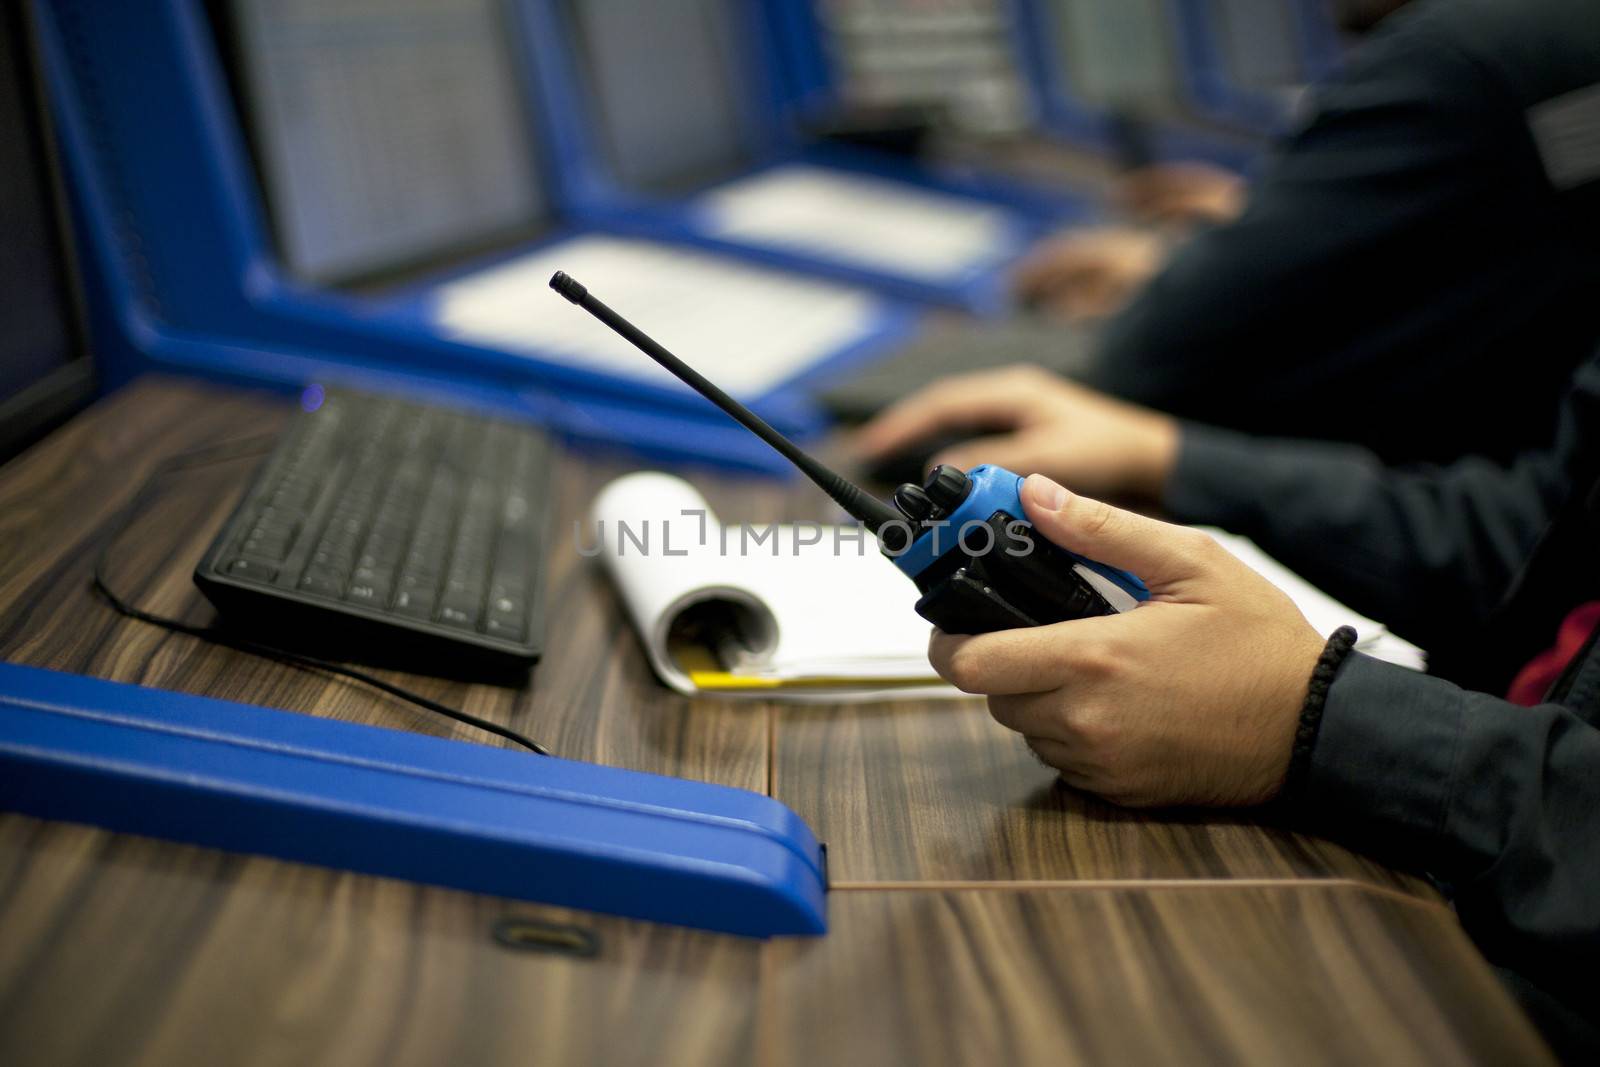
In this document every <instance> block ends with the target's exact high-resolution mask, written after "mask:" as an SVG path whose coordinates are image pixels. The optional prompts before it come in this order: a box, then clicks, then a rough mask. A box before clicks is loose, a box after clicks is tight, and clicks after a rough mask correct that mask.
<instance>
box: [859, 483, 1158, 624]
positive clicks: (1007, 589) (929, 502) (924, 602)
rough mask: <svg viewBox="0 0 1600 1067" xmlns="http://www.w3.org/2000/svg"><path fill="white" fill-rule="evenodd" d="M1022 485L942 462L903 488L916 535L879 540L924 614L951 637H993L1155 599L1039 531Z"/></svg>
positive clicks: (898, 494)
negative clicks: (921, 481)
mask: <svg viewBox="0 0 1600 1067" xmlns="http://www.w3.org/2000/svg"><path fill="white" fill-rule="evenodd" d="M1022 482H1023V479H1022V477H1021V476H1020V475H1017V474H1013V473H1012V472H1011V471H1008V470H1005V469H1004V468H1001V467H994V466H990V465H988V464H984V465H982V466H979V467H974V468H973V469H972V470H971V471H968V472H962V471H960V470H957V469H956V468H954V467H950V466H940V467H935V468H934V470H933V472H932V473H931V474H930V475H929V476H928V480H927V483H926V484H925V485H923V486H921V487H919V486H915V485H909V484H908V485H902V486H901V487H900V488H899V489H897V490H896V491H895V494H894V503H895V507H896V508H897V509H898V510H899V511H900V512H901V513H902V514H903V515H904V516H905V522H906V525H907V527H908V528H909V531H910V534H911V538H910V541H909V543H907V541H906V538H905V537H904V536H903V535H900V536H896V535H889V536H885V535H884V533H883V532H881V531H880V533H879V539H880V543H881V544H882V545H883V549H884V553H885V554H886V555H888V556H889V557H890V558H892V559H893V560H894V562H895V565H896V566H897V567H899V568H900V569H901V570H902V571H904V572H905V574H906V575H907V576H908V577H910V578H911V580H912V581H914V582H915V583H916V585H917V588H918V589H919V590H920V591H921V592H922V598H921V599H920V600H918V601H917V613H918V614H919V615H921V616H922V617H923V618H925V619H927V620H928V621H929V622H931V623H933V624H934V625H935V626H937V627H939V628H940V629H941V630H944V631H945V632H946V633H962V634H973V633H987V632H989V631H992V630H1010V629H1015V628H1017V627H1020V626H1041V625H1045V624H1048V623H1053V622H1064V621H1066V620H1068V619H1081V618H1086V617H1089V616H1093V615H1111V614H1115V613H1117V612H1120V611H1127V610H1128V609H1130V608H1133V607H1136V606H1137V605H1138V604H1140V603H1141V602H1143V601H1145V600H1148V599H1149V598H1150V591H1149V590H1148V589H1146V588H1145V585H1144V583H1143V582H1142V581H1140V580H1139V579H1138V578H1136V577H1134V576H1133V575H1131V574H1129V573H1128V572H1127V571H1122V570H1117V569H1116V568H1115V567H1109V566H1107V565H1106V564H1104V563H1099V562H1097V561H1095V560H1091V559H1087V558H1085V557H1083V556H1080V555H1078V554H1076V553H1074V552H1068V551H1067V550H1066V549H1063V548H1061V547H1059V546H1057V545H1055V544H1053V543H1051V542H1050V541H1048V540H1046V539H1045V538H1042V537H1035V536H1033V531H1032V528H1031V526H1029V524H1028V522H1027V520H1026V519H1025V518H1024V516H1023V510H1022V495H1021V494H1022Z"/></svg>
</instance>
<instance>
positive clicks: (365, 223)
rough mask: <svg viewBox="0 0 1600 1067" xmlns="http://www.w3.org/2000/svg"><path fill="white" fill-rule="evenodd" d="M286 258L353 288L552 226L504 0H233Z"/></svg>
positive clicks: (304, 271)
mask: <svg viewBox="0 0 1600 1067" xmlns="http://www.w3.org/2000/svg"><path fill="white" fill-rule="evenodd" d="M229 15H230V16H231V22H232V31H233V33H232V37H233V39H234V44H235V47H236V49H237V52H238V56H239V60H240V63H241V65H242V67H243V70H242V71H241V72H239V73H241V74H242V76H243V77H242V81H243V85H244V88H245V90H246V92H245V96H246V98H247V108H248V112H249V117H250V120H251V127H252V133H253V135H254V136H253V139H254V142H255V146H256V150H257V153H258V156H259V163H260V166H261V170H262V172H263V177H264V179H265V184H266V186H267V195H268V199H269V201H270V204H269V207H270V210H271V214H272V216H273V223H274V228H275V229H276V231H277V236H278V243H279V246H280V252H281V254H282V256H283V258H284V260H285V262H286V263H287V265H288V266H289V268H290V269H291V271H293V272H294V273H295V274H297V275H300V276H302V277H305V278H309V279H312V280H317V281H338V280H343V279H349V278H352V277H356V276H360V275H362V274H370V273H374V272H381V271H386V270H391V269H395V268H398V267H401V266H405V265H409V264H415V263H419V262H425V261H427V260H429V259H431V258H434V257H437V256H440V255H443V254H446V253H448V252H450V251H452V250H458V249H462V248H465V247H469V246H471V245H474V244H477V243H482V242H485V241H488V240H491V239H493V238H494V237H495V236H496V235H498V234H502V233H508V232H512V231H515V230H519V229H523V228H529V229H531V228H533V227H536V226H537V225H538V224H539V223H540V222H541V221H542V219H543V217H544V216H545V214H546V210H547V204H546V199H545V192H544V188H543V185H542V183H541V181H540V177H539V173H538V166H537V162H536V158H535V155H534V144H533V141H534V139H533V137H532V135H531V132H530V129H529V121H528V115H527V108H526V107H525V106H524V102H523V98H522V89H521V86H520V84H519V81H518V72H517V70H516V67H515V56H514V54H513V49H512V47H511V33H512V28H511V25H510V22H509V13H508V12H507V11H506V10H505V5H504V3H503V0H233V2H232V6H231V9H230V11H229Z"/></svg>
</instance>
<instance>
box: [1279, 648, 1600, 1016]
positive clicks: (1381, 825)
mask: <svg viewBox="0 0 1600 1067" xmlns="http://www.w3.org/2000/svg"><path fill="white" fill-rule="evenodd" d="M1285 812H1286V815H1287V817H1288V819H1289V821H1290V822H1291V823H1293V824H1294V825H1296V826H1297V827H1299V828H1302V829H1305V830H1308V831H1311V832H1314V833H1317V834H1320V835H1323V836H1326V837H1329V838H1332V839H1334V840H1339V841H1343V842H1346V843H1348V844H1350V845H1352V846H1354V847H1358V848H1360V849H1362V850H1363V851H1366V852H1370V853H1374V854H1377V855H1380V856H1383V857H1386V858H1388V859H1391V860H1396V861H1403V864H1404V865H1405V866H1407V867H1410V868H1411V869H1421V870H1425V871H1427V872H1428V873H1429V874H1431V875H1433V876H1434V877H1435V878H1436V879H1438V880H1439V881H1441V882H1442V883H1443V884H1445V886H1446V887H1447V888H1448V889H1449V890H1450V892H1451V895H1452V897H1453V899H1454V902H1455V906H1456V908H1457V910H1458V913H1459V914H1460V916H1461V919H1462V922H1463V925H1464V926H1465V927H1466V928H1467V929H1468V930H1469V931H1471V933H1472V935H1473V937H1474V939H1475V940H1476V941H1477V942H1478V943H1479V946H1480V947H1481V948H1482V949H1483V951H1484V954H1485V955H1486V956H1487V957H1488V958H1489V959H1490V960H1491V961H1492V962H1494V963H1497V964H1499V965H1501V966H1503V967H1508V968H1510V969H1512V970H1514V971H1516V972H1518V973H1520V974H1522V975H1524V976H1526V977H1528V978H1529V979H1531V980H1532V981H1534V982H1535V983H1536V984H1539V985H1542V986H1545V987H1547V988H1552V989H1555V988H1566V989H1569V990H1570V989H1572V988H1575V987H1574V985H1573V981H1572V980H1573V979H1574V978H1580V977H1582V978H1583V980H1582V981H1580V982H1578V983H1577V985H1576V988H1580V989H1592V976H1593V974H1594V973H1595V971H1594V968H1595V967H1596V966H1597V965H1600V730H1597V729H1596V728H1595V726H1594V725H1593V724H1592V723H1590V722H1588V721H1586V720H1585V719H1584V718H1582V717H1580V715H1579V714H1577V713H1575V712H1574V711H1572V710H1570V709H1568V708H1566V707H1563V706H1560V705H1557V704H1545V705H1541V706H1539V707H1534V708H1524V707H1518V706H1515V705H1512V704H1508V703H1506V702H1505V701H1503V700H1497V699H1495V698H1493V697H1489V696H1484V695H1482V694H1477V693H1470V692H1466V691H1464V690H1462V689H1459V688H1457V687H1456V686H1454V685H1452V684H1450V683H1449V682H1447V681H1444V680H1442V679H1439V678H1432V677H1428V676H1426V675H1420V674H1416V673H1414V672H1412V671H1408V670H1405V669H1403V668H1400V667H1395V666H1393V665H1391V664H1387V663H1381V662H1378V661H1377V660H1373V659H1369V658H1367V657H1365V656H1362V655H1360V654H1354V655H1352V656H1351V657H1350V658H1349V659H1347V660H1346V661H1345V663H1344V665H1343V666H1342V667H1341V668H1340V670H1339V673H1338V674H1337V675H1336V676H1335V679H1334V682H1333V685H1332V687H1331V688H1330V690H1329V693H1328V698H1327V701H1326V703H1325V705H1324V710H1323V715H1322V720H1321V725H1320V727H1319V729H1318V733H1317V737H1316V740H1315V744H1314V747H1313V749H1312V755H1311V760H1310V762H1309V764H1308V765H1307V766H1306V768H1305V769H1304V770H1303V771H1302V772H1301V773H1300V774H1299V776H1298V777H1297V779H1296V780H1295V781H1293V782H1291V783H1290V784H1289V786H1288V788H1287V789H1286V794H1285ZM1584 976H1587V977H1584Z"/></svg>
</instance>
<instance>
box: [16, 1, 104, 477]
mask: <svg viewBox="0 0 1600 1067" xmlns="http://www.w3.org/2000/svg"><path fill="white" fill-rule="evenodd" d="M20 7H21V5H5V11H4V12H0V459H3V458H5V457H6V456H7V455H9V454H10V453H11V452H12V451H14V450H15V449H17V448H19V447H21V446H22V445H23V444H25V443H26V442H27V440H28V439H30V438H31V437H33V436H35V435H36V434H37V433H38V432H40V431H42V430H43V429H44V428H46V427H47V426H48V425H49V423H51V422H52V421H54V420H56V419H58V418H60V417H63V416H65V415H66V414H68V413H69V412H70V411H71V410H72V409H73V408H74V407H76V406H78V405H79V404H81V403H82V402H83V401H84V400H85V399H87V397H88V395H89V394H90V392H91V391H92V388H93V381H92V375H91V368H90V365H89V360H88V359H87V357H86V353H85V349H84V347H83V337H82V336H81V334H80V332H79V330H78V322H77V311H78V308H77V304H76V297H75V292H74V290H73V286H72V274H71V261H70V259H71V257H70V249H69V247H68V238H67V235H66V232H65V217H64V215H63V214H62V212H63V211H64V210H65V205H64V204H63V203H62V198H61V196H60V190H59V187H58V185H57V181H58V176H57V174H56V172H55V170H54V168H53V167H52V165H51V160H50V154H49V153H50V150H51V144H50V140H49V132H48V129H47V127H46V125H45V119H44V112H43V108H42V102H41V99H40V93H39V91H38V83H37V80H36V79H35V77H34V71H33V66H32V63H31V50H30V48H29V38H28V33H27V31H28V27H27V26H26V24H25V23H24V21H23V19H22V17H21V15H20V12H19V10H18V9H20Z"/></svg>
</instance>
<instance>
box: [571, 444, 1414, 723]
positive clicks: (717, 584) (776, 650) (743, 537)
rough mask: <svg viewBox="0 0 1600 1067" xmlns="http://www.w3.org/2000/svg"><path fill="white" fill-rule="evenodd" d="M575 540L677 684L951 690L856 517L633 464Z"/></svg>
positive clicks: (1285, 575)
mask: <svg viewBox="0 0 1600 1067" xmlns="http://www.w3.org/2000/svg"><path fill="white" fill-rule="evenodd" d="M1213 536H1216V537H1217V538H1218V540H1220V541H1221V542H1222V543H1223V545H1224V546H1226V547H1227V548H1229V549H1230V550H1232V551H1233V552H1234V554H1235V555H1237V556H1239V557H1240V558H1242V559H1243V560H1244V562H1246V563H1247V564H1249V565H1250V566H1251V567H1253V568H1254V569H1255V570H1257V571H1258V572H1260V573H1261V574H1263V575H1264V576H1265V577H1266V578H1267V579H1268V580H1270V581H1272V582H1273V583H1274V584H1275V585H1277V586H1278V587H1279V588H1281V589H1283V590H1284V591H1285V592H1286V593H1288V594H1289V596H1290V597H1291V598H1293V599H1294V601H1295V603H1296V604H1298V605H1299V607H1300V610H1301V611H1302V612H1303V613H1304V614H1305V616H1306V618H1307V619H1308V620H1310V622H1311V624H1312V625H1313V626H1315V627H1316V628H1317V629H1318V630H1319V631H1321V632H1322V633H1324V634H1330V633H1332V632H1333V631H1334V630H1335V629H1337V628H1338V627H1339V626H1342V625H1345V624H1349V625H1351V626H1354V627H1355V628H1356V630H1357V632H1358V633H1359V634H1360V635H1361V641H1360V644H1359V645H1358V646H1357V647H1359V648H1360V649H1361V650H1362V651H1364V652H1366V653H1368V654H1369V655H1374V656H1377V657H1379V658H1381V659H1387V660H1390V661H1392V662H1396V663H1401V664H1404V665H1406V666H1411V667H1417V668H1420V667H1421V666H1422V662H1423V657H1422V653H1421V652H1420V651H1418V650H1417V649H1416V648H1415V647H1414V646H1411V645H1408V644H1406V643H1405V642H1404V641H1401V640H1400V639H1399V638H1396V637H1395V636H1393V635H1392V634H1390V633H1388V632H1387V631H1386V630H1384V628H1383V627H1382V626H1380V625H1378V624H1377V623H1375V622H1373V621H1372V620H1370V619H1364V618H1362V617H1361V616H1359V615H1357V614H1356V613H1355V612H1353V611H1351V610H1350V609H1348V608H1346V607H1344V606H1342V605H1340V604H1339V603H1337V602H1336V601H1334V600H1333V599H1332V598H1330V597H1328V596H1326V595H1324V594H1323V593H1321V592H1319V591H1318V590H1316V589H1315V588H1313V587H1312V586H1310V585H1309V584H1307V583H1306V582H1304V581H1303V580H1301V579H1300V578H1299V577H1297V576H1296V575H1294V574H1292V573H1290V572H1289V571H1288V570H1286V569H1284V568H1283V567H1282V566H1280V565H1279V564H1277V563H1276V562H1274V561H1273V560H1271V559H1270V558H1268V557H1267V556H1266V555H1265V554H1264V553H1262V552H1261V551H1260V549H1258V548H1256V546H1255V545H1254V544H1252V543H1251V542H1249V541H1247V540H1245V539H1244V538H1239V537H1233V536H1231V535H1229V534H1224V533H1222V532H1220V531H1213ZM580 549H581V550H582V551H584V552H585V553H587V554H592V555H596V556H598V557H599V558H600V559H601V560H602V561H603V564H604V566H605V567H606V569H607V570H608V571H609V572H610V574H611V576H612V578H613V580H614V581H615V582H616V583H617V588H618V589H619V590H620V591H621V594H622V601H623V603H624V605H625V606H626V609H627V611H628V615H629V617H630V618H631V619H632V621H633V625H634V627H635V629H636V630H637V631H638V633H639V637H640V640H641V641H642V642H643V644H644V648H645V652H646V654H647V655H648V656H649V658H650V664H651V666H652V667H653V668H654V669H655V671H656V674H657V675H658V676H659V677H660V678H661V680H662V681H663V682H665V683H666V684H667V685H669V686H671V687H672V688H673V689H676V690H677V691H679V692H681V693H707V692H710V693H717V694H721V695H726V696H729V697H758V698H761V699H767V700H784V701H803V702H811V701H819V700H825V701H838V700H847V699H890V698H893V697H912V696H915V697H919V698H926V697H928V696H943V697H959V696H961V695H962V694H960V693H959V692H957V691H956V690H954V689H952V688H950V687H948V686H946V685H944V684H943V683H942V682H940V681H939V679H938V677H937V676H936V675H934V674H933V671H932V669H931V668H930V667H929V666H928V659H927V647H928V634H929V630H930V628H929V625H928V623H927V622H926V621H925V620H924V619H922V618H921V617H920V616H918V615H917V613H916V612H915V611H914V610H913V609H912V605H913V604H914V603H915V602H916V599H917V590H916V587H915V586H914V585H913V584H912V583H911V581H910V579H908V578H907V577H906V576H905V575H904V574H902V573H900V571H899V570H898V569H896V568H895V566H894V564H893V563H891V562H890V561H889V560H887V559H885V558H883V557H882V556H881V555H880V554H879V552H878V547H877V543H876V541H875V540H874V539H873V538H872V537H871V535H868V534H865V533H863V532H862V531H860V530H859V529H858V528H856V527H853V526H832V525H816V524H800V525H793V526H775V527H768V526H766V525H759V524H748V525H747V524H731V525H727V526H724V525H723V524H722V523H720V522H719V521H718V519H717V516H716V515H715V514H713V513H712V512H711V509H710V507H709V506H708V505H707V504H706V501H705V498H704V497H702V496H701V495H700V494H699V493H698V492H697V491H696V490H695V488H694V487H693V486H691V485H690V484H689V483H688V482H686V481H684V480H682V479H681V478H676V477H673V476H672V475H668V474H658V473H649V472H641V473H638V474H629V475H626V476H624V477H622V478H618V479H617V480H616V481H613V482H611V483H610V484H609V485H607V486H606V487H605V488H604V489H602V490H601V492H600V494H599V496H598V497H596V499H595V503H594V507H593V509H592V510H591V513H590V527H589V530H588V531H587V532H586V534H585V538H584V540H583V542H582V543H581V544H580Z"/></svg>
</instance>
